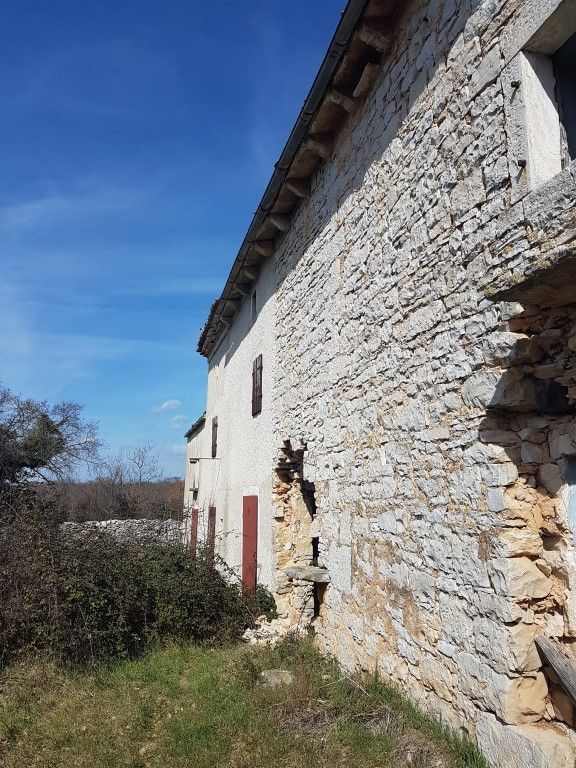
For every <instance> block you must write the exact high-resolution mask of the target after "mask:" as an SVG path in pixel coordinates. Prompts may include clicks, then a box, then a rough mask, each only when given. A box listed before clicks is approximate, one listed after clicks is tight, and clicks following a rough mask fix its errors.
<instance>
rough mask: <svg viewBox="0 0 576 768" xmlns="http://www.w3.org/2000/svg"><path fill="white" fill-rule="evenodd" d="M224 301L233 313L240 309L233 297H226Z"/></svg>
mask: <svg viewBox="0 0 576 768" xmlns="http://www.w3.org/2000/svg"><path fill="white" fill-rule="evenodd" d="M224 303H225V304H226V307H227V308H229V309H231V310H232V313H233V314H234V313H235V312H237V311H238V310H239V309H240V302H239V301H236V300H235V299H226V300H225V302H224Z"/></svg>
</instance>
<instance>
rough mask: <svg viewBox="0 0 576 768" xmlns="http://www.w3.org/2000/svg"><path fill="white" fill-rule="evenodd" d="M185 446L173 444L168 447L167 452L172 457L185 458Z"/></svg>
mask: <svg viewBox="0 0 576 768" xmlns="http://www.w3.org/2000/svg"><path fill="white" fill-rule="evenodd" d="M186 450H187V446H186V445H185V444H180V443H174V444H173V445H171V446H170V448H169V451H170V454H171V455H172V456H178V457H181V456H186Z"/></svg>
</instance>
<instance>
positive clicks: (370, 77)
mask: <svg viewBox="0 0 576 768" xmlns="http://www.w3.org/2000/svg"><path fill="white" fill-rule="evenodd" d="M379 71H380V65H379V64H366V66H365V67H364V71H363V72H362V75H361V76H360V80H358V85H357V86H356V88H355V89H354V98H356V99H362V98H364V96H366V95H367V94H368V92H369V91H370V89H371V88H372V86H373V85H374V83H375V82H376V78H377V77H378V72H379Z"/></svg>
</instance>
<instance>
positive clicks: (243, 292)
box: [234, 283, 250, 296]
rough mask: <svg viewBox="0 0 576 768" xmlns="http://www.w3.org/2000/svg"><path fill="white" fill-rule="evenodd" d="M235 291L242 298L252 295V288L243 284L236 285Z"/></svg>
mask: <svg viewBox="0 0 576 768" xmlns="http://www.w3.org/2000/svg"><path fill="white" fill-rule="evenodd" d="M234 290H235V291H236V292H237V293H239V294H240V296H249V295H250V286H249V285H246V284H245V283H244V284H241V283H235V284H234Z"/></svg>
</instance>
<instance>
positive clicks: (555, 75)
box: [508, 3, 576, 199]
mask: <svg viewBox="0 0 576 768" xmlns="http://www.w3.org/2000/svg"><path fill="white" fill-rule="evenodd" d="M565 6H566V8H567V7H568V3H566V4H565ZM564 13H565V14H566V13H567V11H566V10H565V11H564ZM540 21H541V26H540V27H539V28H537V29H536V30H535V33H534V34H533V35H532V37H531V38H530V39H528V40H526V41H525V43H524V45H523V47H522V48H521V50H520V52H519V54H518V56H517V57H515V58H514V59H513V60H512V61H511V63H510V68H509V76H508V77H509V80H508V82H509V91H508V92H509V95H510V97H509V98H510V105H509V108H508V111H509V115H510V117H511V119H512V124H511V126H510V127H511V130H510V134H509V135H510V140H511V142H512V145H514V146H513V152H514V155H515V159H516V164H517V166H518V179H517V181H516V182H514V180H513V185H514V184H517V185H518V187H519V191H520V196H522V195H524V194H526V193H527V192H530V191H532V190H535V189H538V188H539V187H541V186H542V185H543V184H545V183H546V182H548V181H549V180H551V179H552V178H554V177H555V176H557V175H558V174H559V173H561V172H562V170H563V169H564V168H566V167H567V166H568V165H569V164H570V162H571V161H572V160H574V159H576V34H575V32H576V6H574V8H573V10H572V11H571V13H570V15H565V16H564V17H563V19H562V21H561V20H560V19H559V18H555V17H554V15H553V16H552V17H550V18H548V19H547V20H546V19H545V20H542V19H541V20H540ZM516 199H518V198H516Z"/></svg>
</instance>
